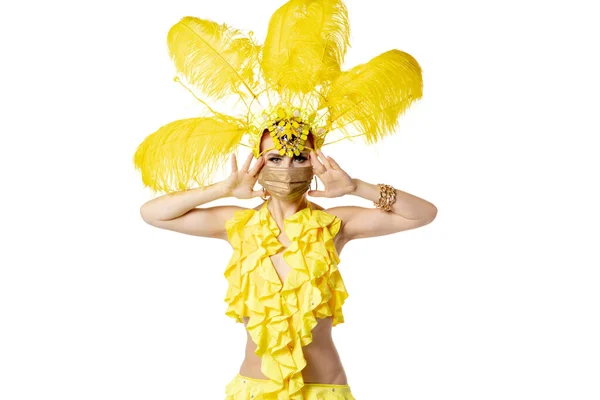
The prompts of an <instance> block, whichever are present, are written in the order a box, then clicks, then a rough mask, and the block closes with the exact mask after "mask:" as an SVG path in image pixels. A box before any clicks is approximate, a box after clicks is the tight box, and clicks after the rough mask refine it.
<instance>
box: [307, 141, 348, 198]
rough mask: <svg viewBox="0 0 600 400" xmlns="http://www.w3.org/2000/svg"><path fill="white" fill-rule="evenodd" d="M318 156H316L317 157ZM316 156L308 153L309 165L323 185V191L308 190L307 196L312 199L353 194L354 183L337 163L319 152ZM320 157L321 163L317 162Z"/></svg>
mask: <svg viewBox="0 0 600 400" xmlns="http://www.w3.org/2000/svg"><path fill="white" fill-rule="evenodd" d="M317 154H318V156H317ZM317 154H315V153H314V152H313V151H311V152H310V163H311V164H312V166H313V169H314V171H315V173H316V174H317V176H318V177H319V179H320V180H321V182H323V185H325V190H309V191H308V195H309V196H313V197H340V196H344V195H346V194H350V193H353V192H354V191H355V190H356V186H357V185H356V182H354V180H353V179H352V178H351V177H350V175H348V174H347V173H346V172H345V171H344V170H343V169H341V168H340V166H339V165H338V163H337V162H335V161H334V159H333V158H331V157H329V156H327V157H326V156H325V154H323V152H322V151H321V150H317ZM319 157H321V160H322V163H321V161H319Z"/></svg>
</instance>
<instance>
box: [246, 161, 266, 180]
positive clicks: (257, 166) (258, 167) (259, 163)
mask: <svg viewBox="0 0 600 400" xmlns="http://www.w3.org/2000/svg"><path fill="white" fill-rule="evenodd" d="M264 164H265V159H264V157H262V156H260V157H259V158H258V160H256V162H255V163H254V166H253V167H252V169H251V170H250V171H248V175H250V176H252V177H255V176H256V174H258V172H259V171H260V170H261V169H262V167H263V165H264Z"/></svg>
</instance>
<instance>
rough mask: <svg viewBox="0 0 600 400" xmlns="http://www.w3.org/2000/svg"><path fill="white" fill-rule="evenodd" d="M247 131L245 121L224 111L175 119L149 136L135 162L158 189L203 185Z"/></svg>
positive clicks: (145, 182) (148, 180)
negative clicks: (225, 113) (199, 116)
mask: <svg viewBox="0 0 600 400" xmlns="http://www.w3.org/2000/svg"><path fill="white" fill-rule="evenodd" d="M247 131H248V126H247V125H246V124H245V123H244V121H242V120H240V119H236V118H233V117H229V116H227V115H223V114H218V115H216V116H214V117H210V118H208V117H202V118H189V119H181V120H177V121H173V122H171V123H169V124H166V125H164V126H162V127H160V128H159V129H158V130H157V131H156V132H154V133H153V134H151V135H148V137H146V139H145V140H144V141H143V142H142V143H141V144H140V145H139V146H138V148H137V151H136V152H135V155H134V157H133V162H134V164H135V167H136V169H138V170H140V171H141V173H142V181H143V183H144V185H145V186H147V187H149V188H151V189H152V190H153V191H154V192H164V193H170V192H174V191H179V190H187V189H189V188H191V186H192V184H194V183H195V184H198V185H199V186H201V187H203V186H206V185H208V184H209V182H210V179H211V176H212V175H213V173H214V172H215V171H216V170H217V169H218V168H219V167H222V165H223V163H224V162H225V161H227V158H228V157H229V155H230V154H231V153H232V152H233V151H235V149H236V148H237V146H238V145H239V144H240V142H241V140H242V136H243V135H244V133H246V132H247Z"/></svg>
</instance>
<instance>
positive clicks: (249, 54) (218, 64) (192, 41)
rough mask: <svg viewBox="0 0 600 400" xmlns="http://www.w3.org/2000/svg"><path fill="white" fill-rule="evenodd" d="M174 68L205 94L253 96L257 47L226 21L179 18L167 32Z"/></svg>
mask: <svg viewBox="0 0 600 400" xmlns="http://www.w3.org/2000/svg"><path fill="white" fill-rule="evenodd" d="M167 46H168V49H169V56H170V57H171V59H172V60H173V62H174V64H175V68H176V69H177V70H178V71H179V72H180V73H181V74H182V75H183V76H184V77H185V78H186V80H187V81H188V82H189V83H191V84H192V85H194V86H196V87H197V88H199V89H200V90H202V91H203V92H204V94H206V95H207V96H210V97H213V98H215V99H220V98H222V97H224V96H225V95H227V94H231V93H232V92H233V93H237V94H238V95H240V96H241V97H245V96H247V95H248V94H249V95H251V96H254V92H253V89H254V88H255V87H256V84H257V78H258V76H257V74H256V71H255V69H256V68H257V67H258V55H259V53H260V48H261V47H260V46H259V45H256V44H254V42H253V41H252V39H251V38H249V37H246V36H245V35H244V34H243V33H242V32H241V31H239V30H237V29H234V28H231V27H229V26H228V25H227V24H217V23H216V22H213V21H210V20H206V19H200V18H196V17H183V18H182V19H181V20H180V21H179V22H178V23H176V24H175V25H173V26H172V27H171V29H170V30H169V33H168V35H167Z"/></svg>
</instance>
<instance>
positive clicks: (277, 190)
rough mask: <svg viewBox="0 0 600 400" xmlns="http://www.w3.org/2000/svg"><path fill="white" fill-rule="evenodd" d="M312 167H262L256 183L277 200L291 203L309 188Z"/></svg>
mask: <svg viewBox="0 0 600 400" xmlns="http://www.w3.org/2000/svg"><path fill="white" fill-rule="evenodd" d="M313 175H314V173H313V167H312V165H311V166H308V167H297V168H295V167H290V168H285V167H270V166H266V165H265V166H264V167H263V168H262V169H261V170H260V173H259V174H258V183H260V184H261V185H263V187H264V188H265V189H267V190H268V191H269V193H270V194H271V196H273V197H274V198H276V199H278V200H287V201H293V200H296V199H298V198H299V197H300V196H302V195H303V194H304V193H306V192H307V191H308V189H309V188H310V182H311V180H312V178H313Z"/></svg>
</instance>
